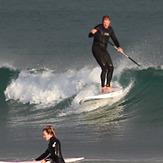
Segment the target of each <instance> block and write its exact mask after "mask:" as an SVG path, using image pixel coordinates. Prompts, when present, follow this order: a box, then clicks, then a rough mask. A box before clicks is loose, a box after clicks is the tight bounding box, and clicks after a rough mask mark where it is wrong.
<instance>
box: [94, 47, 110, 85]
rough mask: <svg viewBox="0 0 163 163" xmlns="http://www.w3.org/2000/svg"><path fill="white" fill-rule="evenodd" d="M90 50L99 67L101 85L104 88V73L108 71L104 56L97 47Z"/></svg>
mask: <svg viewBox="0 0 163 163" xmlns="http://www.w3.org/2000/svg"><path fill="white" fill-rule="evenodd" d="M92 52H93V55H94V57H95V59H96V61H97V63H98V64H99V65H100V67H101V75H100V78H101V87H102V88H104V87H105V83H106V75H107V72H108V68H107V63H106V59H105V57H104V54H103V51H101V50H100V49H99V48H93V50H92Z"/></svg>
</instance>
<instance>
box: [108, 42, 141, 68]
mask: <svg viewBox="0 0 163 163" xmlns="http://www.w3.org/2000/svg"><path fill="white" fill-rule="evenodd" d="M108 43H109V44H110V45H112V46H113V47H114V48H115V49H118V48H117V47H116V46H115V45H114V44H113V43H111V42H110V41H108ZM122 54H123V55H124V56H125V57H127V58H128V59H130V60H131V61H132V62H134V63H135V64H136V65H138V66H140V64H139V63H137V62H136V61H134V60H133V59H132V58H131V57H129V56H128V55H127V54H126V53H125V52H122Z"/></svg>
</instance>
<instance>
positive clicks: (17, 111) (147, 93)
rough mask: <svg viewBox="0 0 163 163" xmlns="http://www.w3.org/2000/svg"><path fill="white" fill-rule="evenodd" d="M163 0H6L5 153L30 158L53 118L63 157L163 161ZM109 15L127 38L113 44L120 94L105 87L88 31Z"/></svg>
mask: <svg viewBox="0 0 163 163" xmlns="http://www.w3.org/2000/svg"><path fill="white" fill-rule="evenodd" d="M162 6H163V2H162V1H153V0H148V1H146V0H141V1H140V0H138V1H129V0H119V1H112V0H111V1H107V0H103V1H98V0H89V1H88V0H81V1H77V0H69V1H59V2H58V1H56V0H46V1H45V0H28V1H27V0H8V1H4V0H0V36H1V37H0V58H1V59H0V131H1V132H0V160H13V161H20V160H33V159H34V158H36V157H37V156H39V155H40V154H41V153H42V152H44V150H45V149H46V148H47V142H46V141H45V140H44V139H43V137H42V128H43V127H44V126H46V125H49V124H50V125H53V126H54V127H55V130H56V133H57V136H58V138H59V139H60V141H61V143H62V153H63V156H64V158H68V157H85V160H84V161H83V162H89V163H94V162H100V163H109V162H128V163H129V162H163V156H162V153H163V130H162V125H163V101H162V97H163V64H162V62H163V55H162V51H163V47H162V44H163V38H162V35H163V32H162V26H163V10H162ZM106 14H107V15H110V17H111V26H112V27H113V28H114V30H115V33H116V35H117V37H118V40H119V42H120V44H121V47H122V48H123V49H124V51H125V52H126V53H127V54H128V55H129V56H130V57H131V58H133V59H134V60H135V61H137V62H138V63H139V64H140V65H141V67H137V65H135V64H134V63H133V62H132V61H131V60H129V59H128V58H126V57H125V56H123V55H121V54H119V53H117V52H116V50H115V49H114V48H113V47H112V46H110V45H108V50H109V52H110V54H111V57H112V59H113V63H114V67H115V70H114V76H113V83H116V84H118V85H121V86H122V87H124V88H125V89H124V92H123V94H121V95H120V96H119V97H117V98H114V99H112V100H108V101H99V102H97V103H94V104H86V105H80V104H79V102H80V100H81V99H82V98H83V97H85V96H88V95H94V94H96V93H97V92H98V91H100V80H99V76H100V71H101V70H100V68H99V66H98V64H97V63H96V61H95V59H94V58H93V56H92V54H91V45H92V39H89V38H88V33H89V31H90V30H91V29H92V28H93V27H94V26H95V25H96V24H98V23H100V22H101V18H102V16H103V15H106Z"/></svg>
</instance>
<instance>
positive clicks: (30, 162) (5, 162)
mask: <svg viewBox="0 0 163 163" xmlns="http://www.w3.org/2000/svg"><path fill="white" fill-rule="evenodd" d="M64 160H65V162H66V163H73V162H79V161H82V160H84V157H75V158H65V159H64ZM0 163H41V161H0ZM47 163H50V161H47Z"/></svg>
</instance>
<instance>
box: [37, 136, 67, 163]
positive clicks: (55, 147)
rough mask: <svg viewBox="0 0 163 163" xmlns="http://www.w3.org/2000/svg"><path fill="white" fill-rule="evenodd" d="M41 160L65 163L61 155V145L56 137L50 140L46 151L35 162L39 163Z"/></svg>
mask: <svg viewBox="0 0 163 163" xmlns="http://www.w3.org/2000/svg"><path fill="white" fill-rule="evenodd" d="M43 159H45V160H47V161H48V160H50V162H51V163H65V161H64V159H63V157H62V153H61V143H60V141H59V140H58V139H57V138H56V137H51V138H50V141H49V144H48V149H47V150H46V151H45V152H44V153H43V154H42V155H41V156H39V157H38V158H36V159H35V160H36V161H40V160H43Z"/></svg>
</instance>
